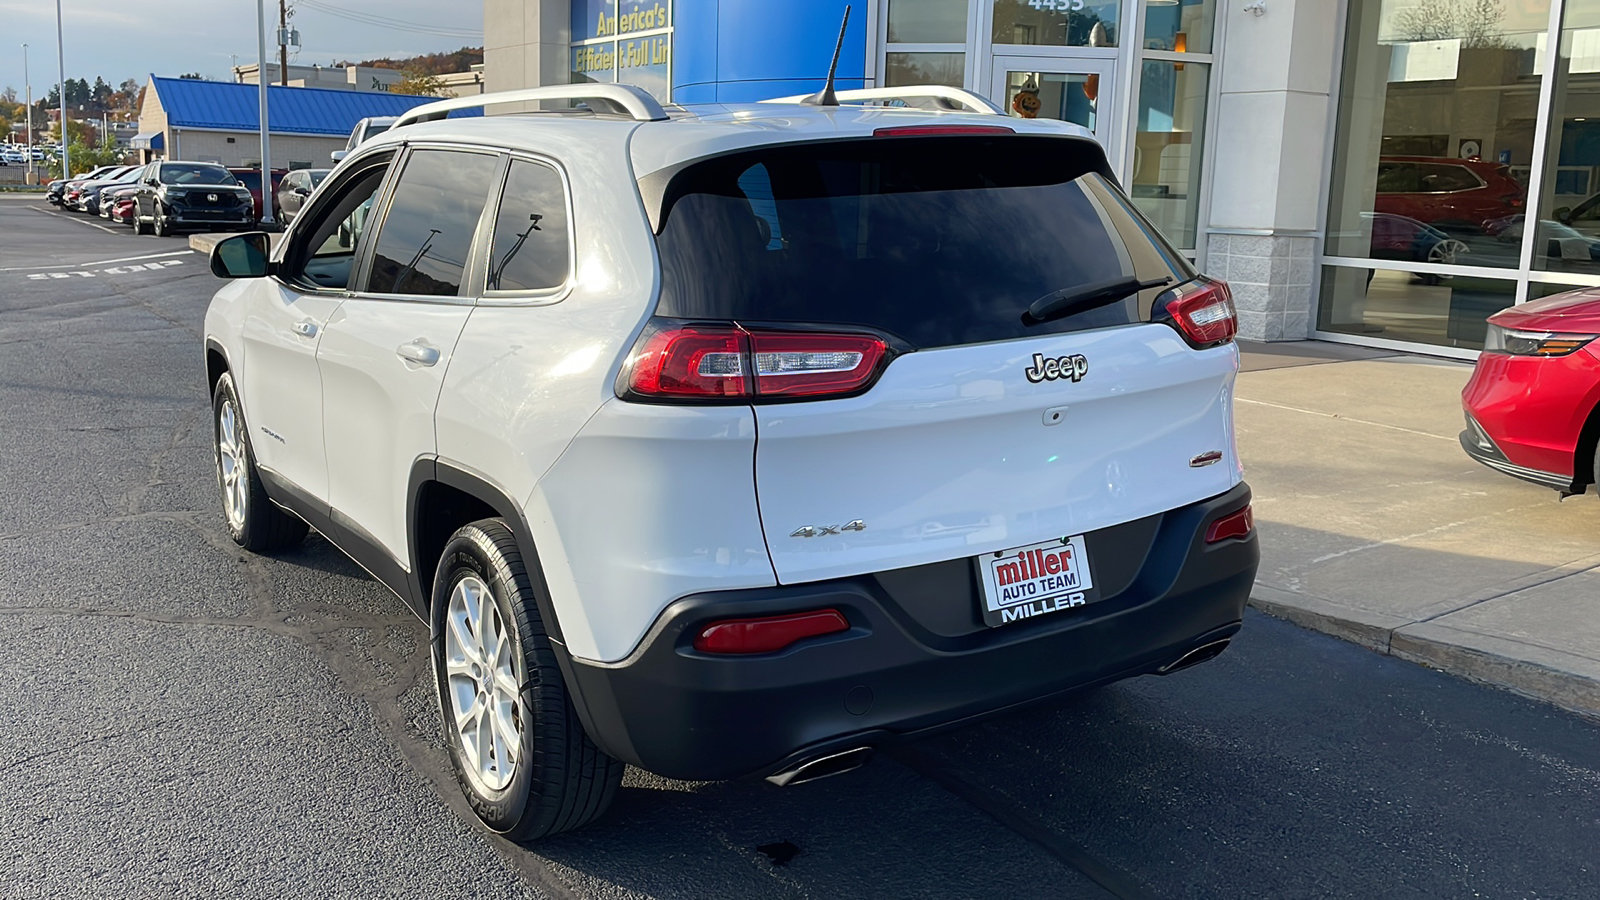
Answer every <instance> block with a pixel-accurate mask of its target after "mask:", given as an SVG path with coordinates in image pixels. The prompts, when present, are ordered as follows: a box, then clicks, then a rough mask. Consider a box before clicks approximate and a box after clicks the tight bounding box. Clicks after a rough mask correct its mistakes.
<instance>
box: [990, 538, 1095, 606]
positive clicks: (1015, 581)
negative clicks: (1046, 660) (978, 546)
mask: <svg viewBox="0 0 1600 900" xmlns="http://www.w3.org/2000/svg"><path fill="white" fill-rule="evenodd" d="M978 568H979V569H980V570H982V575H983V608H982V610H981V612H982V613H983V621H984V624H986V625H989V626H991V627H993V626H996V625H1006V624H1009V623H1011V622H1020V621H1022V620H1023V619H1031V618H1033V617H1034V616H1042V615H1046V614H1048V613H1053V612H1059V611H1061V610H1063V609H1072V608H1074V607H1078V606H1083V605H1084V604H1086V603H1092V602H1094V601H1095V600H1097V599H1099V598H1098V596H1097V595H1096V593H1095V590H1094V581H1093V580H1092V579H1091V578H1090V577H1089V554H1088V551H1087V550H1085V549H1084V544H1083V535H1081V534H1080V535H1077V536H1075V537H1064V538H1058V539H1056V540H1051V541H1044V542H1043V543H1039V544H1030V545H1029V546H1026V547H1017V548H1015V549H1012V550H1001V551H1000V552H998V553H985V554H984V555H982V556H980V557H978Z"/></svg>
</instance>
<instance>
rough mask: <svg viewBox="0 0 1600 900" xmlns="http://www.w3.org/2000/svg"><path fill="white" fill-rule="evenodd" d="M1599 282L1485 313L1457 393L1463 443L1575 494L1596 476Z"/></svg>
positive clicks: (1477, 455) (1486, 459) (1499, 464)
mask: <svg viewBox="0 0 1600 900" xmlns="http://www.w3.org/2000/svg"><path fill="white" fill-rule="evenodd" d="M1597 338H1600V289H1589V290H1582V291H1572V292H1570V293H1565V294H1557V295H1555V296H1553V297H1546V298H1544V299H1542V300H1534V301H1531V302H1528V303H1524V304H1522V305H1521V306H1513V307H1511V308H1509V309H1504V310H1501V311H1500V312H1497V313H1495V314H1494V315H1492V316H1490V317H1489V333H1488V336H1487V337H1486V338H1485V340H1484V345H1483V354H1482V355H1481V356H1479V357H1478V365H1477V368H1476V369H1474V370H1473V372H1472V379H1471V380H1470V381H1468V382H1467V386H1466V388H1465V389H1463V390H1462V392H1461V401H1462V404H1463V405H1464V406H1465V407H1466V413H1467V429H1466V430H1465V431H1463V432H1461V446H1462V447H1463V448H1465V449H1466V451H1467V454H1468V455H1469V456H1471V457H1472V458H1473V459H1475V460H1477V461H1478V462H1481V463H1483V464H1484V465H1486V466H1488V467H1490V468H1491V469H1495V470H1497V471H1500V472H1504V473H1505V474H1507V475H1514V476H1516V477H1517V478H1521V479H1523V480H1525V481H1531V482H1533V483H1534V484H1539V485H1543V486H1545V487H1548V488H1554V489H1555V490H1557V491H1560V492H1561V493H1562V495H1567V494H1581V493H1583V492H1584V490H1585V489H1587V488H1588V486H1589V485H1591V484H1595V483H1596V480H1597V475H1600V472H1597V470H1600V453H1597V451H1596V444H1597V443H1600V441H1597V438H1600V408H1597V407H1600V340H1597Z"/></svg>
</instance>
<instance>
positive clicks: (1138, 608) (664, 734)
mask: <svg viewBox="0 0 1600 900" xmlns="http://www.w3.org/2000/svg"><path fill="white" fill-rule="evenodd" d="M1249 502H1250V492H1249V489H1248V488H1247V487H1245V486H1244V485H1242V484H1241V485H1239V486H1238V487H1236V488H1235V489H1233V490H1231V491H1229V492H1227V493H1225V494H1222V495H1220V496H1217V497H1213V498H1211V499H1209V500H1205V501H1202V502H1200V503H1196V504H1193V505H1190V506H1186V507H1182V508H1180V509H1176V510H1172V511H1170V512H1168V513H1165V514H1164V515H1162V516H1161V517H1160V519H1161V522H1160V525H1159V528H1158V531H1157V535H1156V539H1155V541H1154V543H1153V544H1151V545H1150V546H1149V547H1148V552H1147V551H1146V548H1144V547H1141V548H1140V549H1139V550H1138V551H1137V552H1139V553H1141V554H1143V556H1142V559H1141V560H1140V561H1139V565H1138V566H1137V569H1138V575H1137V577H1135V578H1133V579H1132V580H1131V581H1130V582H1129V583H1128V584H1127V586H1126V587H1125V588H1123V589H1122V590H1121V591H1120V592H1118V593H1117V594H1116V595H1114V596H1110V597H1105V598H1103V599H1101V600H1099V601H1097V602H1095V603H1092V604H1089V605H1087V606H1084V607H1081V608H1077V609H1072V610H1067V611H1064V612H1059V613H1053V614H1050V615H1044V616H1037V617H1034V618H1032V619H1029V620H1027V621H1023V622H1017V623H1013V624H1010V625H1005V626H1001V627H998V628H992V629H984V630H983V631H981V632H978V633H973V634H969V635H964V636H961V637H959V638H954V639H949V640H939V641H933V642H931V643H930V642H929V641H928V640H927V638H929V637H930V636H929V635H927V634H925V633H921V632H919V631H918V630H917V629H915V628H912V627H908V626H907V623H906V619H905V617H904V615H902V614H900V611H899V610H896V609H894V608H892V606H893V601H892V600H890V599H889V598H888V597H887V596H886V595H885V594H884V592H883V591H882V590H880V589H878V588H877V587H875V582H874V581H873V580H872V579H870V578H859V579H857V578H843V579H835V580H830V581H825V582H816V583H812V584H802V585H789V586H780V587H773V588H761V589H755V590H740V591H726V592H716V593H707V594H698V595H693V596H690V597H685V598H684V599H682V600H679V601H677V602H676V603H674V604H672V605H671V606H670V607H668V608H667V610H666V611H665V612H663V613H662V616H661V618H660V619H659V620H658V622H657V623H656V626H655V627H654V628H652V629H651V631H650V634H649V635H648V636H647V637H646V639H645V642H644V643H643V644H642V645H641V647H640V648H639V649H638V650H636V651H635V653H634V654H632V655H631V656H630V657H629V658H628V659H627V660H625V661H624V662H622V663H617V664H601V663H591V662H586V661H584V660H581V659H573V660H571V666H570V675H571V678H572V685H571V686H572V694H573V698H574V702H575V704H576V705H577V707H578V712H579V715H580V717H581V718H582V719H583V722H584V725H585V727H586V728H587V729H588V730H589V733H590V735H591V736H592V737H593V738H594V739H595V741H596V743H598V744H599V745H600V746H601V748H602V749H604V750H605V751H606V752H608V753H610V754H611V755H613V756H616V757H618V758H620V759H622V760H624V761H626V762H628V763H631V764H633V765H635V766H638V767H640V768H643V769H646V770H648V771H651V772H655V773H657V774H660V775H665V776H668V777H673V778H684V779H693V780H702V779H703V780H714V779H725V778H735V777H741V776H746V775H758V776H759V775H768V774H772V773H774V772H778V771H782V770H784V769H786V768H789V767H791V766H793V765H794V764H796V763H798V762H800V761H802V760H805V759H809V758H813V757H815V756H819V755H822V754H826V753H830V752H838V751H840V750H846V749H850V748H852V747H858V746H874V745H881V744H886V743H892V742H895V741H899V740H905V739H908V738H912V737H916V736H919V735H923V734H926V733H929V732H932V731H935V730H939V729H943V728H947V727H950V726H952V725H956V724H960V723H964V722H968V721H972V720H974V719H977V718H981V717H984V716H988V715H992V714H994V713H997V712H1001V711H1004V710H1007V709H1011V708H1015V707H1018V706H1022V705H1025V704H1028V703H1033V702H1036V701H1039V700H1042V699H1045V698H1049V697H1052V696H1055V695H1058V694H1062V693H1065V692H1068V691H1073V690H1076V689H1081V688H1084V687H1090V686H1094V685H1098V684H1104V683H1108V682H1111V681H1116V680H1119V679H1122V678H1127V677H1131V676H1134V675H1141V674H1147V673H1153V672H1156V671H1158V670H1159V669H1161V668H1162V667H1164V666H1168V665H1170V664H1172V663H1174V662H1176V661H1177V660H1178V659H1179V658H1181V657H1183V656H1184V655H1185V654H1187V653H1189V652H1190V651H1193V650H1195V649H1197V648H1199V647H1202V646H1204V645H1206V644H1208V643H1212V642H1214V641H1217V640H1219V639H1222V638H1226V637H1229V636H1231V635H1232V634H1234V633H1235V632H1237V631H1238V629H1239V623H1240V621H1241V619H1242V618H1243V614H1244V606H1245V603H1246V601H1247V600H1248V599H1249V595H1250V588H1251V585H1252V584H1253V583H1254V581H1255V574H1256V568H1257V566H1258V564H1259V562H1260V548H1259V545H1258V543H1257V539H1256V534H1255V532H1252V533H1251V534H1250V535H1249V536H1247V537H1245V538H1234V539H1229V540H1225V541H1221V542H1219V543H1216V544H1209V545H1208V544H1206V543H1205V540H1204V534H1205V528H1206V526H1207V525H1208V524H1209V523H1210V522H1212V521H1213V520H1215V519H1216V518H1218V517H1220V516H1223V515H1227V514H1228V513H1231V512H1234V511H1236V510H1238V509H1240V508H1242V507H1244V506H1245V505H1246V504H1248V503H1249ZM1091 538H1092V535H1091ZM820 608H833V609H837V610H840V611H841V612H843V613H844V614H845V616H846V618H848V619H849V621H850V625H851V628H850V630H849V631H847V632H843V633H839V634H833V635H828V636H825V637H820V638H813V639H810V640H806V641H802V642H801V643H799V644H796V645H794V646H791V647H789V648H787V649H786V650H783V651H781V652H778V653H773V654H764V655H760V656H745V657H729V656H714V655H708V654H704V653H700V652H698V651H696V650H695V649H694V648H693V646H692V640H693V635H694V634H695V633H696V631H697V630H698V628H699V627H700V626H702V625H704V624H705V623H707V622H710V621H712V620H715V619H721V618H732V617H744V616H761V615H769V614H775V613H782V612H798V611H804V610H811V609H820Z"/></svg>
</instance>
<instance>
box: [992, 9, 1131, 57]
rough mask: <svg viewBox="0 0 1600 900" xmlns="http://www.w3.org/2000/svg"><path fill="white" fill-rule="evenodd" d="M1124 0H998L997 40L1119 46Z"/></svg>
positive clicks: (995, 13)
mask: <svg viewBox="0 0 1600 900" xmlns="http://www.w3.org/2000/svg"><path fill="white" fill-rule="evenodd" d="M1121 9H1122V0H995V2H994V42H995V43H996V44H1035V45H1049V46H1055V47H1063V46H1064V47H1115V46H1117V43H1118V41H1119V39H1120V38H1119V32H1120V31H1121V29H1120V28H1119V27H1118V26H1119V24H1120V23H1119V16H1120V15H1121Z"/></svg>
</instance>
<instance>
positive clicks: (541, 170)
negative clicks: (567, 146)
mask: <svg viewBox="0 0 1600 900" xmlns="http://www.w3.org/2000/svg"><path fill="white" fill-rule="evenodd" d="M568 265H569V251H568V241H567V195H566V189H565V188H564V187H563V186H562V184H561V175H560V174H559V173H557V172H556V170H555V169H552V168H551V167H549V166H547V165H544V164H542V163H536V162H527V161H525V160H520V159H517V160H512V161H511V170H510V172H509V173H508V174H507V176H506V189H505V193H504V194H503V195H502V196H501V199H500V212H499V215H498V217H497V218H496V220H495V225H494V249H493V251H492V252H491V253H490V256H489V282H488V289H489V290H491V291H537V290H547V289H550V288H556V287H560V286H561V285H563V284H566V282H567V269H568Z"/></svg>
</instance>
